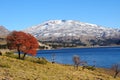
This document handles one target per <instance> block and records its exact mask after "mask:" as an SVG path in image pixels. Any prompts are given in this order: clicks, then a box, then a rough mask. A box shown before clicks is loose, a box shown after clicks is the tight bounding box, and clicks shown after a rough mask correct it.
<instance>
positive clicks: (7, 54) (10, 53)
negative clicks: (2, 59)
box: [5, 52, 17, 58]
mask: <svg viewBox="0 0 120 80" xmlns="http://www.w3.org/2000/svg"><path fill="white" fill-rule="evenodd" d="M5 56H7V57H12V58H17V55H15V54H14V53H13V52H6V53H5Z"/></svg>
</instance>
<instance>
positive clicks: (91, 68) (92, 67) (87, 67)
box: [82, 66, 95, 71]
mask: <svg viewBox="0 0 120 80" xmlns="http://www.w3.org/2000/svg"><path fill="white" fill-rule="evenodd" d="M82 68H83V69H88V70H92V71H93V70H95V66H83V67H82Z"/></svg>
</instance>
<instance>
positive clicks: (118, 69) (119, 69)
mask: <svg viewBox="0 0 120 80" xmlns="http://www.w3.org/2000/svg"><path fill="white" fill-rule="evenodd" d="M111 69H112V70H113V71H114V72H115V73H114V76H113V77H114V78H116V77H117V75H118V74H119V72H120V64H114V65H113V66H112V68H111Z"/></svg>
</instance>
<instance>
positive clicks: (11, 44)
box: [7, 31, 39, 59]
mask: <svg viewBox="0 0 120 80" xmlns="http://www.w3.org/2000/svg"><path fill="white" fill-rule="evenodd" d="M7 45H8V48H9V49H17V51H18V58H19V59H20V58H21V57H20V54H21V52H22V53H24V56H23V59H24V58H25V56H26V54H31V55H36V52H37V48H38V47H39V44H38V41H37V39H36V38H35V37H33V36H32V35H31V34H28V33H24V32H22V31H13V32H11V33H10V34H9V35H8V36H7Z"/></svg>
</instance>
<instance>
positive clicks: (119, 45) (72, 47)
mask: <svg viewBox="0 0 120 80" xmlns="http://www.w3.org/2000/svg"><path fill="white" fill-rule="evenodd" d="M115 47H120V45H116V46H87V47H84V46H77V47H59V48H52V49H38V50H59V49H74V48H115Z"/></svg>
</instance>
